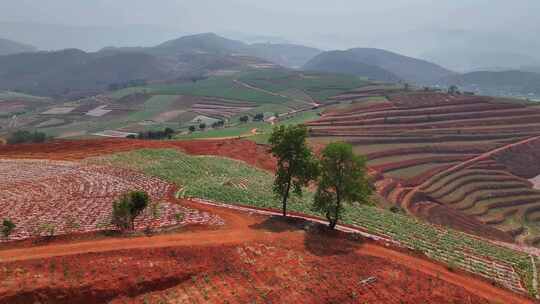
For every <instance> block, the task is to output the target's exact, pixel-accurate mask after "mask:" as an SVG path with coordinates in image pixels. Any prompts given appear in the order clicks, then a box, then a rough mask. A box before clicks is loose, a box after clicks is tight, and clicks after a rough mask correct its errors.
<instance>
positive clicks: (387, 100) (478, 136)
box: [309, 86, 540, 246]
mask: <svg viewBox="0 0 540 304" xmlns="http://www.w3.org/2000/svg"><path fill="white" fill-rule="evenodd" d="M377 95H379V96H380V97H381V99H379V100H376V99H375V100H374V99H373V98H374V97H376V96H377ZM382 97H384V98H382ZM366 98H370V100H369V102H368V103H364V101H365V100H366ZM330 99H334V100H338V101H340V102H342V103H343V102H348V103H349V104H350V105H349V106H347V107H343V106H341V107H336V108H335V109H329V110H328V111H326V112H325V113H323V115H322V117H321V118H320V119H319V120H317V121H313V122H310V123H309V127H310V130H311V131H310V132H311V133H310V134H311V138H312V141H313V142H314V143H315V144H317V143H324V142H328V141H332V140H336V139H340V140H345V141H348V142H350V143H352V144H353V145H355V151H356V152H358V153H360V154H363V155H365V156H366V157H367V158H368V166H370V168H371V169H372V174H373V176H374V178H375V179H376V183H375V184H376V187H377V189H378V191H379V193H380V194H382V195H383V196H384V197H385V198H387V199H389V200H390V201H392V202H394V203H395V204H398V205H400V206H402V207H404V208H405V209H407V210H408V211H409V212H411V213H414V214H417V215H419V216H421V217H424V218H427V219H428V220H431V221H432V222H435V223H438V224H444V225H449V226H451V227H454V228H458V229H461V230H464V231H466V232H468V233H476V234H479V235H481V236H485V237H490V238H495V239H499V240H509V239H513V240H515V241H517V242H518V243H520V244H525V245H534V246H537V245H540V221H539V220H540V191H538V190H537V189H534V188H533V185H532V183H531V182H530V181H528V179H532V178H534V177H536V176H538V175H539V174H540V165H538V164H540V152H539V151H540V107H539V106H534V105H527V104H522V103H517V102H504V101H501V100H496V99H494V98H490V97H482V96H462V95H448V94H443V93H433V92H399V91H396V89H393V90H387V89H384V88H381V87H380V86H372V87H365V88H362V89H359V90H353V91H350V92H347V93H345V94H341V95H338V96H334V97H332V98H330Z"/></svg>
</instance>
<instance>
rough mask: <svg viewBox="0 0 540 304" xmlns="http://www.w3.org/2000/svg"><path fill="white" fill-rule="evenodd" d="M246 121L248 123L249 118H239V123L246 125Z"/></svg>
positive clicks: (245, 116)
mask: <svg viewBox="0 0 540 304" xmlns="http://www.w3.org/2000/svg"><path fill="white" fill-rule="evenodd" d="M248 121H249V116H247V115H244V116H242V117H240V122H242V123H246V122H248Z"/></svg>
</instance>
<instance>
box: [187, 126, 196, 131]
mask: <svg viewBox="0 0 540 304" xmlns="http://www.w3.org/2000/svg"><path fill="white" fill-rule="evenodd" d="M195 130H197V128H195V126H189V132H195Z"/></svg>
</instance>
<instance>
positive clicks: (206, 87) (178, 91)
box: [110, 77, 289, 104]
mask: <svg viewBox="0 0 540 304" xmlns="http://www.w3.org/2000/svg"><path fill="white" fill-rule="evenodd" d="M234 79H235V78H233V77H211V78H208V79H206V80H200V81H197V82H186V83H180V84H166V85H149V86H144V87H134V88H126V89H122V90H119V91H116V92H113V93H112V94H110V96H111V97H113V98H121V97H123V96H126V95H130V94H133V93H137V92H146V93H149V94H159V95H191V96H211V97H222V98H226V99H233V100H243V101H251V102H255V103H259V104H262V103H278V104H279V103H286V102H287V101H288V100H289V99H287V98H283V97H280V96H275V95H271V94H268V93H264V92H261V91H257V90H253V89H249V88H246V87H243V86H241V85H238V84H236V83H234Z"/></svg>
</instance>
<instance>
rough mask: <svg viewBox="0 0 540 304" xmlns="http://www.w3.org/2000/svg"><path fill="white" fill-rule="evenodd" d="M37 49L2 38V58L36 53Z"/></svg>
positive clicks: (0, 54)
mask: <svg viewBox="0 0 540 304" xmlns="http://www.w3.org/2000/svg"><path fill="white" fill-rule="evenodd" d="M35 51H37V48H36V47H34V46H31V45H28V44H24V43H20V42H16V41H12V40H8V39H3V38H0V56H4V55H12V54H19V53H29V52H35Z"/></svg>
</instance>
